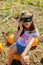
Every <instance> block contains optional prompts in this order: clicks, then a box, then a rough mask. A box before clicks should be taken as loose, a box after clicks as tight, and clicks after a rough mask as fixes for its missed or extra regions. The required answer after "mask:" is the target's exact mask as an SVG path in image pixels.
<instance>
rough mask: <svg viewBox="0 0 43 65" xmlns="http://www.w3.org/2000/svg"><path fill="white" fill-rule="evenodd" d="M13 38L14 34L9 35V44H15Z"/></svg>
mask: <svg viewBox="0 0 43 65" xmlns="http://www.w3.org/2000/svg"><path fill="white" fill-rule="evenodd" d="M13 39H14V35H13V34H12V35H9V36H8V42H9V44H13V43H14V40H13Z"/></svg>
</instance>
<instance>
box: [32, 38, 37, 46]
mask: <svg viewBox="0 0 43 65" xmlns="http://www.w3.org/2000/svg"><path fill="white" fill-rule="evenodd" d="M37 45H38V39H37V38H36V39H35V41H34V42H33V44H32V47H35V46H37Z"/></svg>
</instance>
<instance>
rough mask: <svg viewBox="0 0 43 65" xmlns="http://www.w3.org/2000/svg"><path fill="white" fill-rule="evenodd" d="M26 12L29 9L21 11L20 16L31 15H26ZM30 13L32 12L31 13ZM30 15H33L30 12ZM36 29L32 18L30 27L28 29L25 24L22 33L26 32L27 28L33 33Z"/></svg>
mask: <svg viewBox="0 0 43 65" xmlns="http://www.w3.org/2000/svg"><path fill="white" fill-rule="evenodd" d="M26 13H27V11H26V12H23V13H21V16H20V18H21V17H24V16H27V17H28V16H29V15H26ZM29 14H30V13H29ZM30 15H31V14H30ZM34 29H35V26H34V22H33V20H32V23H31V25H30V27H29V29H27V28H26V27H25V26H24V25H23V31H22V33H21V35H22V34H23V33H24V32H25V30H29V31H30V33H31V32H32V31H33V30H34ZM18 30H19V27H18ZM21 35H20V36H21Z"/></svg>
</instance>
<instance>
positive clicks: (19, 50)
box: [15, 42, 26, 53]
mask: <svg viewBox="0 0 43 65" xmlns="http://www.w3.org/2000/svg"><path fill="white" fill-rule="evenodd" d="M15 46H16V47H17V49H18V53H22V52H23V51H24V49H25V48H26V46H22V45H20V44H19V43H18V42H16V44H15Z"/></svg>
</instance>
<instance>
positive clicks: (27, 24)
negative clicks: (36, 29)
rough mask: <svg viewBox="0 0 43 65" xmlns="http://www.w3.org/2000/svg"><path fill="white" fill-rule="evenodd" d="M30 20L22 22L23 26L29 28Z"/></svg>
mask: <svg viewBox="0 0 43 65" xmlns="http://www.w3.org/2000/svg"><path fill="white" fill-rule="evenodd" d="M31 23H32V22H26V23H25V22H24V23H23V25H24V27H26V28H27V29H29V27H30V25H31Z"/></svg>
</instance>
